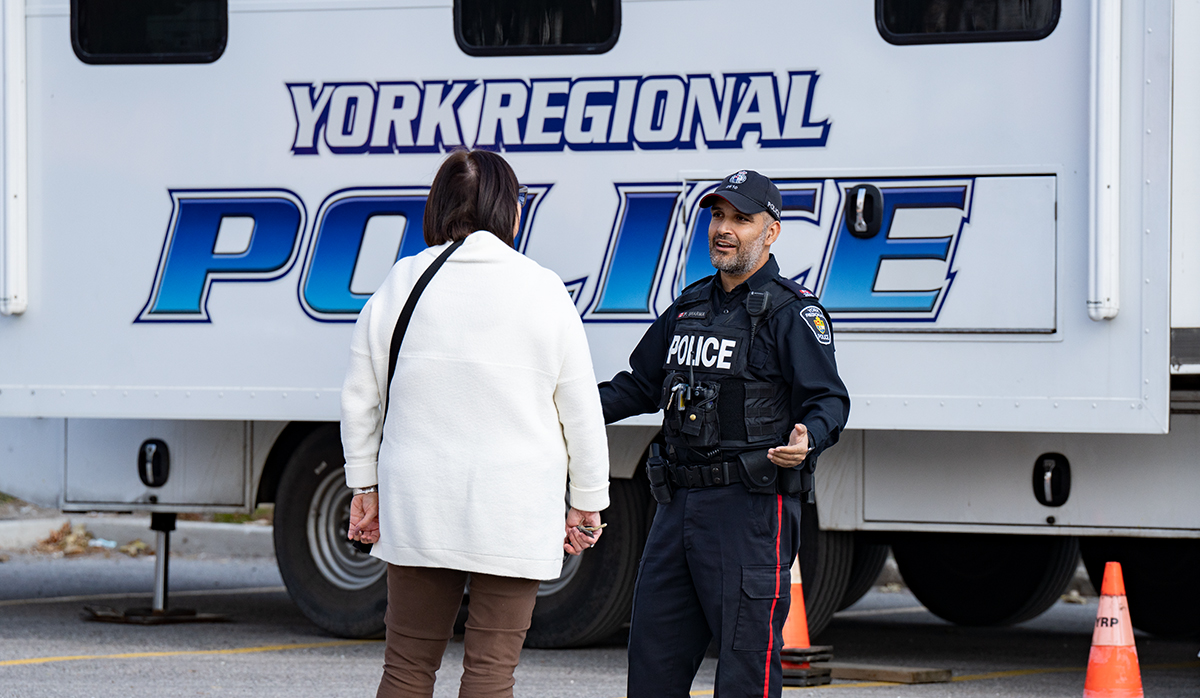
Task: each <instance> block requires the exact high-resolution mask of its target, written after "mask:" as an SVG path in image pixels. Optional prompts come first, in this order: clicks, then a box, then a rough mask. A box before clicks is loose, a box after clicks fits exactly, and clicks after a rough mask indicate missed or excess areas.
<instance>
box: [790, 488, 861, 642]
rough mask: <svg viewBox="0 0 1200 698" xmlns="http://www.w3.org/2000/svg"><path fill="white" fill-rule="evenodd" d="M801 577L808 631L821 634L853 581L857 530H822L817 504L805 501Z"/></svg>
mask: <svg viewBox="0 0 1200 698" xmlns="http://www.w3.org/2000/svg"><path fill="white" fill-rule="evenodd" d="M799 557H800V577H801V581H802V582H803V584H804V610H805V614H806V615H807V616H808V635H809V637H810V638H815V637H816V636H817V635H820V634H821V632H822V631H823V630H825V627H826V626H827V625H829V621H831V620H833V613H834V611H836V610H837V608H838V604H840V603H841V600H842V597H843V596H844V595H845V593H846V587H847V586H848V585H849V583H850V568H851V563H852V561H853V559H854V534H853V533H849V532H847V531H822V530H820V521H818V519H817V507H816V505H815V504H808V503H807V502H806V503H804V505H803V512H802V514H801V518H800V555H799Z"/></svg>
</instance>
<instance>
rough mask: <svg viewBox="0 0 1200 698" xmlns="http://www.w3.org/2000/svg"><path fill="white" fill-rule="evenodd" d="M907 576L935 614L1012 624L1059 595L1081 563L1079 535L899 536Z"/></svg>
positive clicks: (896, 543)
mask: <svg viewBox="0 0 1200 698" xmlns="http://www.w3.org/2000/svg"><path fill="white" fill-rule="evenodd" d="M892 554H893V555H894V556H895V557H896V564H897V565H898V566H899V568H900V575H901V576H902V577H904V582H905V584H906V585H908V588H909V589H910V590H911V591H912V593H913V595H915V596H916V597H917V599H918V600H919V601H920V602H921V603H922V604H924V605H925V607H926V608H928V609H929V610H930V611H931V612H933V613H934V615H937V616H939V617H941V618H943V619H945V620H948V621H950V622H951V623H957V624H959V625H977V626H978V625H1011V624H1013V623H1020V622H1022V621H1026V620H1029V619H1030V618H1034V617H1036V616H1038V615H1040V614H1041V613H1042V612H1044V611H1045V610H1046V609H1048V608H1050V606H1052V605H1054V602H1055V601H1057V600H1058V598H1059V596H1061V595H1062V593H1063V591H1065V590H1066V588H1067V585H1068V584H1070V582H1071V578H1072V577H1073V576H1074V574H1075V569H1076V568H1077V567H1078V565H1079V541H1078V539H1076V538H1074V537H1071V536H1062V537H1060V536H1011V535H979V534H964V533H907V534H902V535H898V536H896V537H895V538H893V540H892Z"/></svg>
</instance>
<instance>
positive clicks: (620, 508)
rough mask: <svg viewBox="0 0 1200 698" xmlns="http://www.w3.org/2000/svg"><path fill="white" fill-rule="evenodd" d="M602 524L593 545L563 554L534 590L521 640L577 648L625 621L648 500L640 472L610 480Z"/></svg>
mask: <svg viewBox="0 0 1200 698" xmlns="http://www.w3.org/2000/svg"><path fill="white" fill-rule="evenodd" d="M609 499H610V501H611V504H610V505H609V508H608V509H607V510H606V511H605V512H604V514H603V518H604V520H605V522H606V523H608V524H609V525H608V528H606V529H605V530H604V535H603V536H601V538H600V540H599V541H598V542H597V543H596V545H595V547H593V548H591V549H589V550H587V551H586V552H584V553H583V554H582V555H578V556H575V555H564V556H563V557H564V559H563V571H562V574H561V575H560V576H559V577H558V579H555V580H552V581H548V582H543V583H542V586H541V588H540V589H539V590H538V599H537V605H536V606H534V608H533V621H532V624H531V626H530V628H529V633H528V634H527V635H526V636H525V645H526V646H528V647H539V648H561V647H579V646H582V645H587V644H591V643H595V642H598V641H600V640H603V639H605V638H607V637H609V636H610V635H612V634H613V633H615V632H616V631H618V630H620V629H621V627H622V626H623V625H625V624H627V623H628V622H629V612H630V609H631V608H632V606H633V586H634V582H635V581H636V579H637V568H638V561H639V560H640V559H641V557H642V548H643V547H644V546H645V545H646V535H647V532H648V531H649V521H650V514H649V512H650V511H651V507H652V506H653V501H652V500H651V498H650V486H649V484H648V483H647V482H646V480H645V476H644V475H640V476H639V477H635V478H634V479H632V480H613V481H612V482H611V483H610V485H609Z"/></svg>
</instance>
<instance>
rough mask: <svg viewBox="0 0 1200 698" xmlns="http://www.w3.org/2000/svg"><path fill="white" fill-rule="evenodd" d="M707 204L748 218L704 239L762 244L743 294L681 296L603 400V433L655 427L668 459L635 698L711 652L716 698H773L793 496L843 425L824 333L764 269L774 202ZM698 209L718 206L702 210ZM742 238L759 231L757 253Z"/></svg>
mask: <svg viewBox="0 0 1200 698" xmlns="http://www.w3.org/2000/svg"><path fill="white" fill-rule="evenodd" d="M716 194H717V195H718V196H719V197H720V198H721V199H724V200H725V201H726V203H727V204H728V205H731V206H734V207H736V208H737V210H738V211H740V212H741V213H743V214H746V215H748V216H751V217H753V218H752V219H751V220H752V223H747V222H746V221H747V218H746V217H745V216H742V217H739V218H738V219H737V220H736V221H729V222H718V219H717V217H716V216H715V215H714V218H713V221H714V223H713V224H712V228H711V229H710V232H711V234H712V235H714V236H715V235H724V236H726V238H728V237H729V236H731V235H732V236H733V237H736V238H737V248H738V254H741V253H742V252H743V251H744V250H754V249H756V248H755V245H756V244H759V243H761V244H762V245H763V247H762V248H759V249H761V250H762V252H760V253H758V254H759V256H758V258H757V259H756V260H752V261H753V262H754V263H755V264H759V265H761V266H758V267H757V270H756V271H752V270H754V269H755V267H754V266H750V267H748V268H746V271H744V272H737V273H736V275H735V276H734V277H733V281H735V282H736V281H741V283H740V284H738V285H737V286H735V287H734V288H732V289H731V290H729V291H726V290H725V288H724V286H723V284H722V279H723V278H724V277H722V276H721V274H724V273H725V272H721V273H720V274H718V275H717V276H713V277H708V278H706V279H703V280H701V281H699V282H696V283H694V284H692V285H691V286H689V287H688V288H686V289H684V291H683V292H682V293H681V294H680V296H679V297H678V298H677V299H676V300H675V302H674V303H673V304H672V305H671V307H670V308H669V309H668V310H667V312H665V313H663V314H662V315H661V316H659V317H658V319H657V320H655V322H654V324H653V325H651V327H650V329H649V330H648V331H647V332H646V334H645V336H643V337H642V340H641V341H640V342H639V343H638V345H637V347H636V348H635V349H634V350H633V353H632V354H631V356H630V358H629V364H630V369H631V370H629V371H624V372H621V373H619V374H617V375H616V376H615V377H614V378H613V379H612V380H611V381H609V382H607V383H602V384H601V386H600V397H601V402H602V404H603V407H604V417H605V420H606V421H608V422H613V421H616V420H619V419H624V418H625V417H629V416H633V415H635V414H644V413H648V412H654V411H656V410H659V409H661V410H662V411H663V432H662V441H663V442H664V443H665V446H666V449H665V454H661V453H660V452H658V451H655V455H653V456H652V458H651V460H650V461H649V462H648V463H647V469H646V470H647V476H648V477H649V479H650V484H651V490H652V492H653V493H654V496H655V499H657V500H658V502H659V505H658V511H657V513H656V515H655V517H654V523H653V525H652V526H651V530H650V535H649V537H648V539H647V541H646V547H645V552H644V554H643V557H642V564H641V567H640V571H639V574H638V582H637V588H636V590H635V594H634V610H633V617H632V620H631V626H630V638H629V692H628V695H629V697H630V698H651V697H654V698H657V697H658V696H663V695H684V694H686V693H687V691H688V690H689V688H690V687H691V685H692V681H693V679H694V676H695V668H696V667H697V666H699V662H700V660H701V659H703V657H704V654H705V650H706V649H707V647H708V644H709V641H710V639H715V640H716V641H717V646H718V648H719V663H718V671H717V687H716V689H717V691H718V692H719V694H720V695H723V696H724V695H730V696H741V695H755V696H768V697H772V696H779V695H780V692H781V690H782V681H781V676H780V671H781V665H780V655H779V649H780V645H781V644H782V627H783V621H784V619H785V618H786V617H787V613H788V607H789V597H788V594H787V590H788V589H789V588H790V584H791V578H790V573H789V567H790V566H791V562H792V559H793V558H794V556H795V554H796V551H797V548H798V547H799V541H800V506H801V504H800V499H799V498H798V497H797V496H794V495H796V494H798V493H799V492H800V491H802V490H804V489H806V488H809V487H811V477H809V476H810V475H811V469H812V468H813V467H814V465H815V463H816V459H817V456H818V455H819V454H820V453H821V452H822V451H823V450H824V449H826V448H828V447H829V446H832V445H833V444H834V443H836V442H837V440H838V435H839V434H840V432H841V429H842V428H843V426H844V425H845V422H846V417H847V415H848V414H849V409H850V400H849V396H848V395H847V392H846V388H845V386H844V385H843V384H842V381H841V379H840V378H839V377H838V373H837V365H836V362H835V360H834V343H833V331H832V328H831V326H830V324H829V317H828V316H827V315H826V313H825V311H824V309H823V308H822V307H821V305H820V303H819V302H818V300H817V298H816V297H815V296H814V295H813V294H812V293H811V292H810V291H808V290H807V289H804V288H802V287H800V286H799V285H798V284H796V283H795V282H793V281H791V280H789V279H786V278H783V277H781V276H780V275H779V266H778V264H777V263H776V261H775V258H774V257H773V256H770V255H769V246H770V242H773V241H774V237H773V236H774V235H777V234H778V228H776V227H775V225H776V222H777V221H778V220H779V217H778V215H777V211H779V209H780V203H779V197H780V195H779V190H778V189H777V188H776V187H775V185H774V184H773V183H771V182H770V180H768V179H767V178H766V177H763V176H762V175H760V174H758V173H756V172H753V171H749V170H741V171H738V172H736V173H734V174H732V175H730V176H729V177H728V178H726V180H725V182H724V183H723V184H722V185H721V186H720V187H719V188H718V189H717V190H716ZM709 196H712V195H709ZM700 205H701V206H710V205H712V203H711V200H710V199H709V197H708V196H706V197H705V198H704V199H702V200H701V201H700ZM722 210H723V211H727V210H729V209H728V206H726V205H725V204H722ZM760 213H761V214H764V215H763V216H758V215H757V214H760ZM767 216H769V217H770V218H767ZM729 217H730V218H733V216H732V215H730V216H729ZM772 219H773V220H772ZM764 223H766V227H761V226H763V224H764ZM752 226H758V227H761V230H762V232H761V233H760V234H759V237H758V239H757V240H756V239H755V236H754V233H755V232H757V230H758V228H756V227H752ZM723 227H724V228H726V229H725V230H722V228H723ZM768 231H771V234H770V236H768ZM735 233H736V234H735ZM710 239H711V238H710ZM722 254H726V257H728V253H722ZM750 254H754V253H753V252H751V253H750ZM740 259H741V258H740V257H739V258H738V259H737V260H735V262H736V263H737V264H741V261H740ZM717 266H718V267H720V265H717ZM726 266H729V265H728V264H727V265H726ZM734 268H741V267H737V266H735V267H734ZM746 274H748V275H749V276H748V277H747V276H745V275H746ZM798 424H802V425H804V427H805V428H806V429H807V434H808V444H807V446H808V450H807V457H806V459H805V460H804V462H803V464H801V465H800V466H799V467H795V468H784V467H780V466H777V465H776V464H775V462H773V461H772V460H771V456H770V455H769V450H770V449H772V448H778V447H785V448H784V449H782V450H788V451H789V452H790V453H792V454H794V457H796V458H798V457H802V456H803V455H804V450H803V449H802V448H801V447H800V445H799V441H798V437H795V438H793V435H794V434H798V433H799V431H798V430H797V431H793V430H794V429H796V425H798ZM790 441H797V443H796V444H790V443H789V442H790ZM793 449H794V450H793Z"/></svg>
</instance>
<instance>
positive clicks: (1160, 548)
mask: <svg viewBox="0 0 1200 698" xmlns="http://www.w3.org/2000/svg"><path fill="white" fill-rule="evenodd" d="M1079 547H1080V549H1081V550H1082V551H1083V564H1084V566H1085V567H1086V568H1087V571H1088V577H1089V578H1090V579H1091V580H1092V586H1094V587H1096V591H1100V589H1101V586H1102V585H1103V581H1104V565H1105V563H1106V562H1108V561H1109V560H1112V561H1115V562H1119V563H1121V576H1122V577H1123V578H1124V580H1125V596H1126V598H1127V599H1128V600H1129V615H1130V620H1132V621H1133V626H1134V627H1135V628H1137V629H1138V630H1144V631H1145V632H1148V633H1152V634H1154V635H1158V636H1161V637H1167V638H1194V637H1200V598H1197V596H1196V579H1197V577H1200V540H1186V539H1180V540H1170V539H1161V538H1084V539H1082V540H1080V541H1079Z"/></svg>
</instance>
